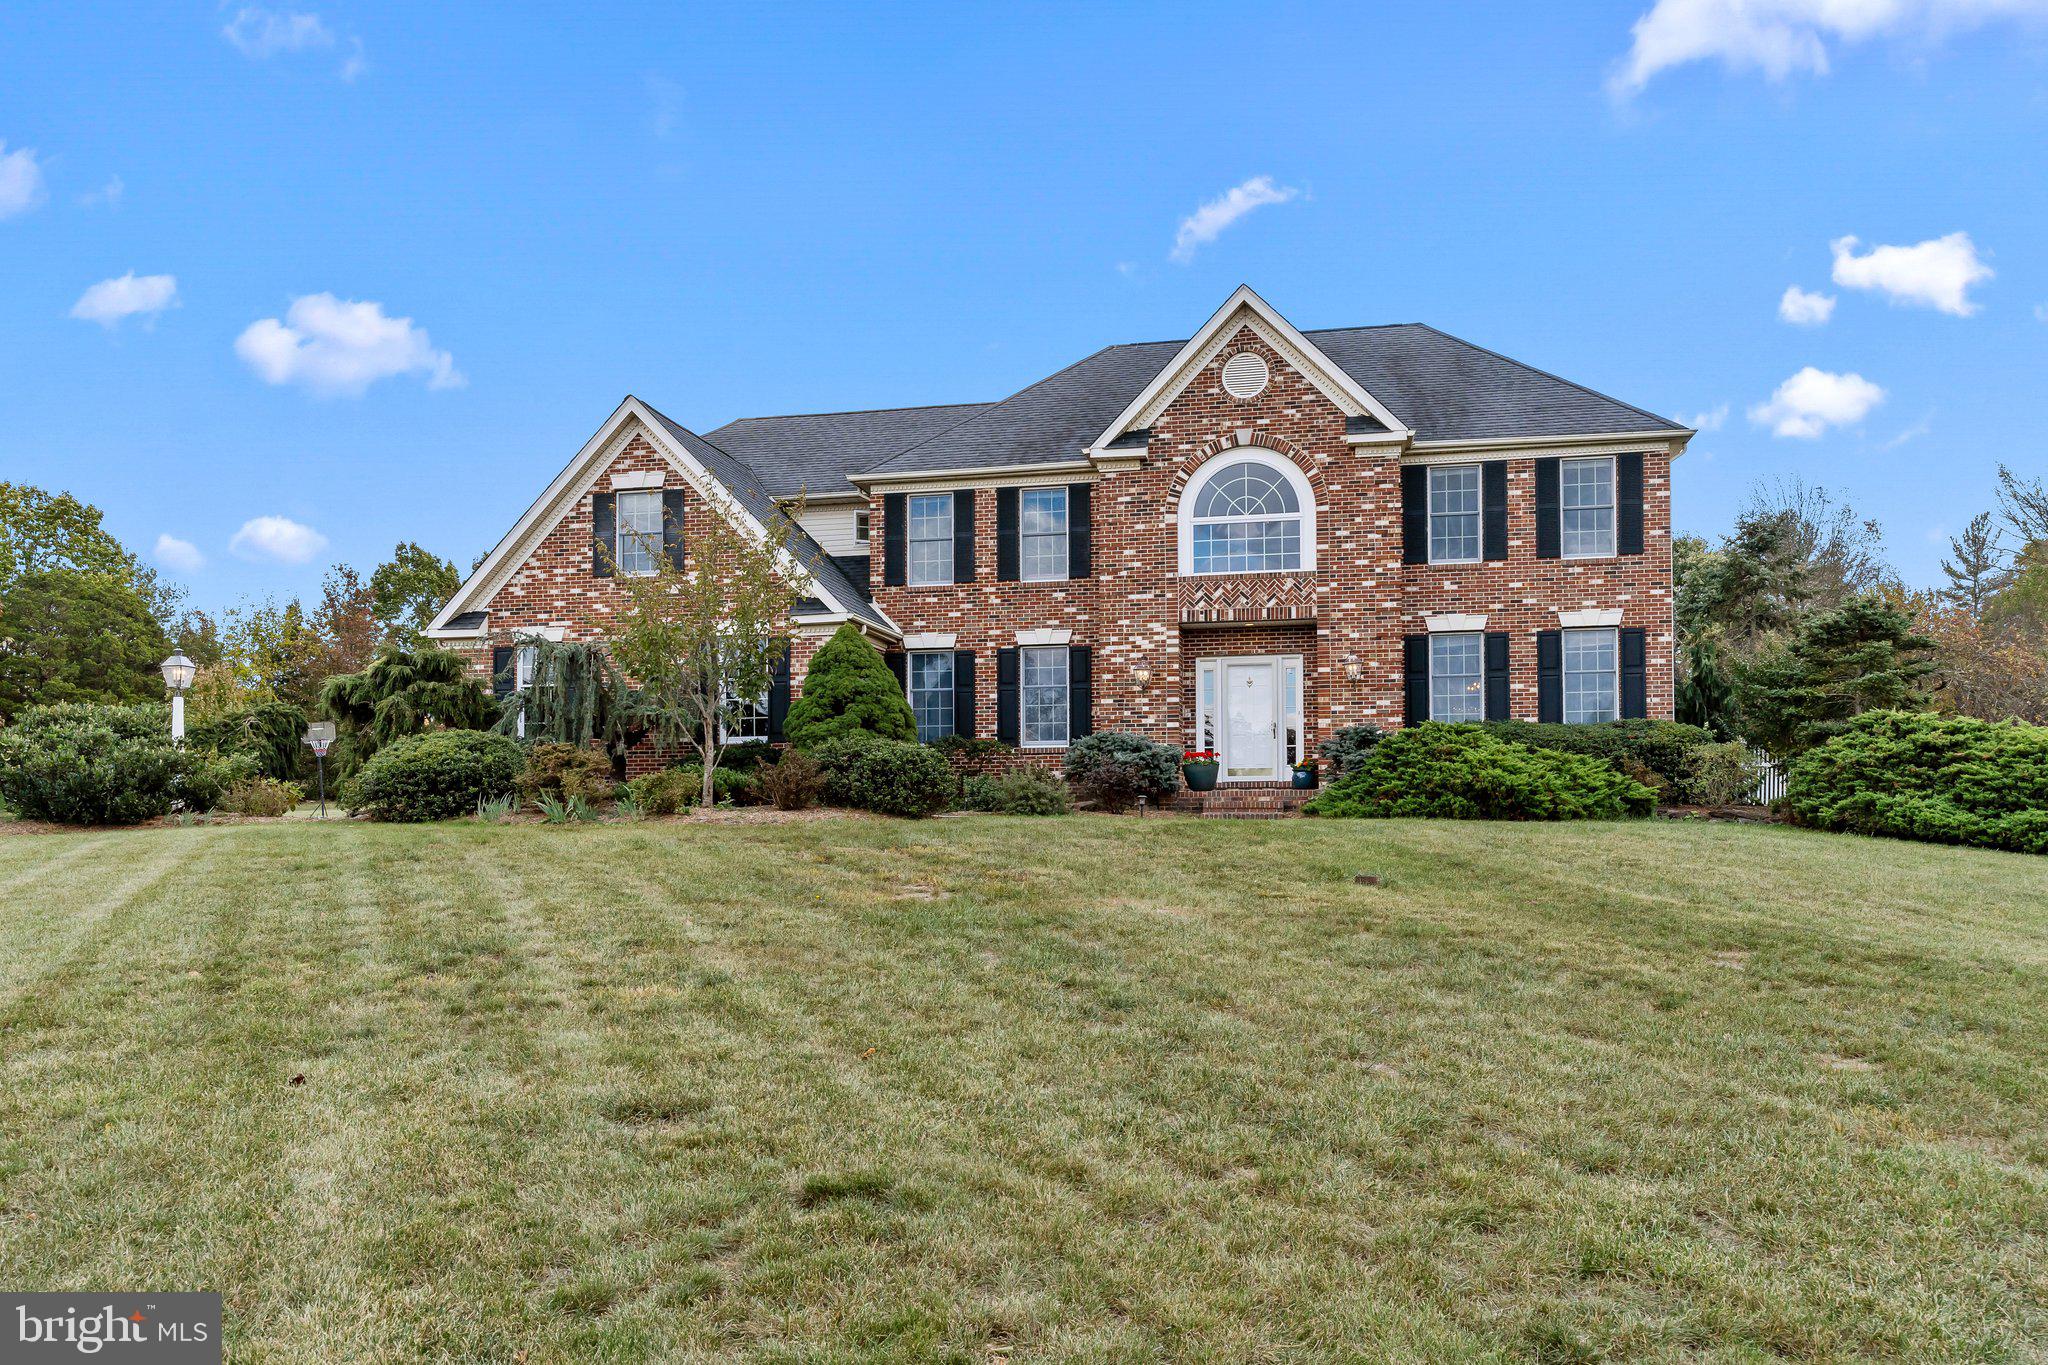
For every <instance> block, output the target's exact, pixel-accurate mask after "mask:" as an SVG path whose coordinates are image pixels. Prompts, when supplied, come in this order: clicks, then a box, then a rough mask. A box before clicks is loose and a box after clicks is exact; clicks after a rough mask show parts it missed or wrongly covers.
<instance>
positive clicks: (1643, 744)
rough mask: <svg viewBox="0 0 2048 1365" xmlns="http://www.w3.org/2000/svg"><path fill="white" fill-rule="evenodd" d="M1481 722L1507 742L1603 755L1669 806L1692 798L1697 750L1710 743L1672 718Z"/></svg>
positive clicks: (1709, 735)
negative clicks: (1584, 722)
mask: <svg viewBox="0 0 2048 1365" xmlns="http://www.w3.org/2000/svg"><path fill="white" fill-rule="evenodd" d="M1484 725H1485V727H1486V729H1487V730H1488V732H1490V733H1491V734H1493V735H1494V736H1496V737H1497V738H1500V739H1504V740H1507V741H1509V742H1510V743H1513V744H1524V745H1527V746H1528V747H1529V748H1531V749H1552V750H1556V751H1557V752H1559V753H1567V754H1585V755H1587V756H1588V757H1591V758H1603V759H1606V760H1607V762H1608V763H1610V764H1611V765H1613V766H1614V768H1615V769H1617V770H1618V771H1620V772H1624V773H1627V774H1628V775H1629V776H1630V777H1633V778H1635V779H1636V780H1637V781H1639V782H1642V783H1644V784H1645V785H1647V786H1650V787H1653V788H1655V789H1656V790H1657V793H1658V797H1659V799H1660V800H1662V801H1664V802H1665V803H1667V804H1670V805H1686V804H1690V803H1692V802H1693V801H1694V800H1695V797H1696V793H1695V792H1694V789H1693V788H1694V774H1695V772H1696V770H1697V768H1698V766H1699V751H1700V750H1701V749H1704V748H1705V747H1706V746H1708V745H1710V744H1712V743H1714V736H1713V734H1712V733H1711V732H1709V731H1707V730H1703V729H1701V728H1700V727H1699V726H1697V725H1681V724H1679V723H1678V722H1677V721H1675V720H1614V721H1608V722H1606V723H1604V724H1601V725H1548V724H1538V723H1536V722H1534V721H1527V720H1489V721H1486V722H1484Z"/></svg>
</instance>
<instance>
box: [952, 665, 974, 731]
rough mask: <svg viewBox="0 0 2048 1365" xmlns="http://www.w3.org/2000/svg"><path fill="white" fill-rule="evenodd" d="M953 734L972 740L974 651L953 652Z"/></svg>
mask: <svg viewBox="0 0 2048 1365" xmlns="http://www.w3.org/2000/svg"><path fill="white" fill-rule="evenodd" d="M953 733H954V734H956V735H960V736H963V737H964V738H967V739H973V738H974V651H973V650H971V649H956V650H954V651H953Z"/></svg>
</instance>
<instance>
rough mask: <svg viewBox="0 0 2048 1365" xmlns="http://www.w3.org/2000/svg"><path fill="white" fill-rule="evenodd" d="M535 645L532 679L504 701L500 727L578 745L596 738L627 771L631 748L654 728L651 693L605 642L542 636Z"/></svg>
mask: <svg viewBox="0 0 2048 1365" xmlns="http://www.w3.org/2000/svg"><path fill="white" fill-rule="evenodd" d="M533 649H534V651H535V653H534V659H533V681H532V682H531V683H529V684H528V686H527V688H526V690H525V691H524V692H514V693H511V694H510V695H508V696H507V697H506V698H505V699H504V701H503V702H502V703H500V705H501V707H502V709H501V711H500V712H499V715H498V724H497V730H498V733H499V734H501V735H513V736H520V737H524V738H526V739H528V740H532V741H534V742H536V743H548V744H574V745H577V746H578V747H581V746H582V745H585V744H588V743H590V742H591V741H592V740H596V741H597V742H598V743H599V744H601V745H603V746H604V752H605V756H606V757H608V758H609V759H611V762H612V772H613V773H614V774H615V775H617V776H619V777H624V776H625V773H626V751H627V750H628V749H630V748H632V747H633V746H634V745H635V744H638V743H639V742H640V741H641V740H642V739H643V738H645V737H646V735H647V734H648V732H649V731H650V730H652V729H653V728H654V719H653V717H652V716H651V715H650V714H649V711H648V706H647V698H646V697H645V696H644V695H643V694H642V693H641V692H640V691H639V690H638V689H637V688H635V687H633V686H632V684H630V683H628V682H627V681H626V675H625V674H623V673H621V672H620V671H619V667H618V665H617V664H615V663H613V662H612V656H611V653H610V651H608V650H607V649H605V647H604V646H603V645H594V644H586V643H584V642H582V641H580V640H560V641H549V640H543V641H536V642H535V643H534V645H533ZM512 666H513V665H509V664H508V665H507V667H508V668H509V667H512ZM521 716H524V717H525V718H526V724H525V726H524V727H523V728H522V727H521V726H520V723H519V721H520V717H521Z"/></svg>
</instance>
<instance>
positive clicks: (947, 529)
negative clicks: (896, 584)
mask: <svg viewBox="0 0 2048 1365" xmlns="http://www.w3.org/2000/svg"><path fill="white" fill-rule="evenodd" d="M908 502H909V507H908V512H909V516H910V528H909V529H910V535H909V545H910V575H909V577H910V583H911V586H912V587H916V586H919V585H921V584H926V583H951V582H952V581H953V495H952V494H951V493H919V494H916V495H914V496H912V497H911V498H910V499H908Z"/></svg>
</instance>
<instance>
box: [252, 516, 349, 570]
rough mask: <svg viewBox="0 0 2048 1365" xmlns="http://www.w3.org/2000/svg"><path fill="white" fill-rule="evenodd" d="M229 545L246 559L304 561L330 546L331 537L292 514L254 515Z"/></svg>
mask: <svg viewBox="0 0 2048 1365" xmlns="http://www.w3.org/2000/svg"><path fill="white" fill-rule="evenodd" d="M228 548H229V549H230V550H233V551H234V552H235V553H236V554H238V555H240V556H241V557H242V558H244V559H255V560H265V559H267V560H269V561H271V562H272V563H275V564H304V563H306V562H307V561H308V560H310V559H312V558H313V556H314V555H317V554H319V553H320V552H321V551H322V550H324V549H326V548H327V537H326V536H323V535H321V534H320V533H319V532H318V531H316V530H314V529H313V528H312V527H310V526H306V525H304V524H302V523H300V522H296V521H293V520H292V519H291V518H290V517H251V518H250V519H249V520H247V521H245V522H243V523H242V529H241V530H239V531H237V532H235V538H234V539H233V540H231V541H229V542H228Z"/></svg>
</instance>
